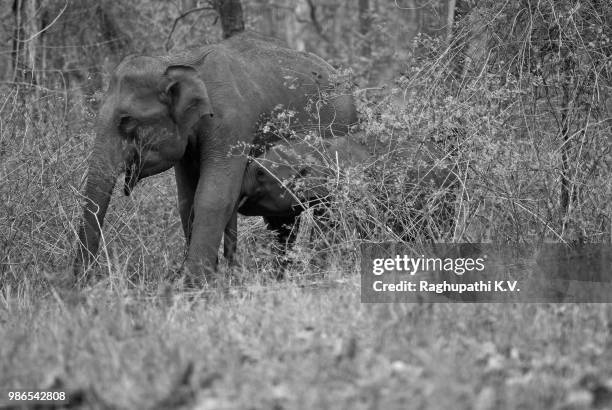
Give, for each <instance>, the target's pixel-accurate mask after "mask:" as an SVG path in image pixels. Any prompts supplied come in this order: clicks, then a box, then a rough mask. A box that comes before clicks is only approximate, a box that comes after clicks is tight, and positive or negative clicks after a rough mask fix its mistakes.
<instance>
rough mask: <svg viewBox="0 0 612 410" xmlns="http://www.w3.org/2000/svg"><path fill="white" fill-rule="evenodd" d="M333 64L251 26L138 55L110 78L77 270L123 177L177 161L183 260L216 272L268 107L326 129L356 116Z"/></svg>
mask: <svg viewBox="0 0 612 410" xmlns="http://www.w3.org/2000/svg"><path fill="white" fill-rule="evenodd" d="M335 73H336V71H335V70H334V69H333V67H331V66H330V65H329V64H328V63H326V62H325V61H324V60H323V59H321V58H319V57H317V56H316V55H314V54H311V53H307V52H298V51H295V50H292V49H289V48H287V47H285V46H284V45H282V44H281V43H280V42H279V41H276V40H271V39H267V38H265V37H262V36H260V35H258V34H254V33H250V32H244V33H241V34H237V35H235V36H233V37H230V38H229V39H226V40H223V41H221V42H219V43H217V44H214V45H208V46H204V47H202V48H199V49H197V50H190V51H184V52H180V53H177V54H175V55H171V56H160V57H152V56H143V55H131V56H127V57H126V58H124V59H123V60H122V61H121V62H120V63H119V65H118V66H117V67H116V69H115V70H114V72H113V73H112V76H111V78H110V82H109V86H108V89H107V91H106V93H105V96H104V99H103V102H102V105H101V107H100V110H99V113H98V117H97V120H96V138H95V142H94V147H93V152H92V154H91V156H90V158H89V161H88V173H87V183H86V187H85V194H84V196H85V203H84V205H83V219H82V223H81V225H80V228H79V234H78V237H79V243H78V251H77V256H76V259H75V264H74V270H75V273H77V274H79V275H80V274H81V273H82V272H84V269H86V268H87V267H88V266H90V265H91V263H92V262H93V260H94V258H95V255H96V253H97V251H98V248H99V245H100V241H101V229H102V226H103V222H104V217H105V214H106V211H107V209H108V206H109V203H110V199H111V196H112V191H113V188H114V185H115V182H116V179H117V177H118V176H119V175H120V174H122V173H123V172H125V174H126V176H125V178H126V179H125V191H126V192H129V191H130V190H131V189H133V188H134V187H135V186H136V184H137V183H138V181H139V180H141V179H143V178H146V177H148V176H151V175H155V174H158V173H160V172H163V171H166V170H168V169H170V168H174V173H175V179H176V184H177V192H178V208H179V214H180V218H181V222H182V228H183V231H184V234H185V238H186V242H187V256H186V258H185V262H184V265H183V267H184V269H185V270H186V273H188V274H190V275H191V277H198V278H202V279H204V282H206V281H208V280H209V279H214V277H215V273H214V272H215V271H216V266H217V254H218V249H219V246H220V244H221V239H222V236H223V233H224V231H225V228H226V226H228V223H229V224H231V223H232V221H231V220H232V218H233V217H232V215H233V213H234V212H235V208H236V204H237V202H238V197H239V195H240V191H241V187H242V180H243V176H244V174H245V168H246V164H247V156H246V155H242V154H235V153H232V152H233V150H235V147H237V146H240V145H248V144H250V143H252V142H253V139H254V136H255V134H256V130H257V124H258V121H259V119H260V118H261V116H263V115H266V114H267V113H270V112H272V111H273V110H274V109H275V108H276V107H279V106H282V107H283V108H285V109H288V110H291V111H293V112H295V116H294V118H293V120H292V127H293V129H294V130H296V131H298V132H309V131H312V130H316V131H317V132H319V133H320V134H321V135H323V136H324V137H325V138H328V137H332V136H334V135H344V134H346V133H347V132H348V130H349V128H350V127H351V126H352V125H353V124H354V123H356V122H357V116H356V109H355V104H354V101H353V97H352V95H351V94H350V93H344V94H338V95H335V96H331V95H332V92H331V91H332V89H333V87H334V85H335V78H336V74H335Z"/></svg>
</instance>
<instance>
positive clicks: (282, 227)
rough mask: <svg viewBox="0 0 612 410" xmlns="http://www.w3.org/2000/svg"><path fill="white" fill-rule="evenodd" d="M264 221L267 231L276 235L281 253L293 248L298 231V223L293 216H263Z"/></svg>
mask: <svg viewBox="0 0 612 410" xmlns="http://www.w3.org/2000/svg"><path fill="white" fill-rule="evenodd" d="M264 221H265V223H266V225H267V226H268V229H270V230H272V231H274V232H276V233H277V239H278V242H279V244H280V246H281V251H282V252H283V253H285V252H286V251H287V249H289V248H291V247H292V246H293V243H294V242H295V237H296V236H297V230H298V222H297V218H296V216H295V215H291V216H265V217H264Z"/></svg>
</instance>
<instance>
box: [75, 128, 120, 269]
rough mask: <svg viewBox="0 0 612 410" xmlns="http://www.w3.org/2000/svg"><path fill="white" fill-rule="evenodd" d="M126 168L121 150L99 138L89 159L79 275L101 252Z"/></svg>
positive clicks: (81, 231) (77, 263) (79, 255)
mask: <svg viewBox="0 0 612 410" xmlns="http://www.w3.org/2000/svg"><path fill="white" fill-rule="evenodd" d="M124 164H125V161H124V159H123V157H122V155H121V153H120V149H119V147H115V146H114V144H109V143H107V142H106V141H105V138H104V136H100V135H99V136H98V137H97V139H96V143H95V146H94V150H93V153H92V155H91V158H90V159H89V170H88V173H87V185H86V188H85V204H84V206H83V221H82V223H81V227H80V229H79V245H78V247H79V249H78V252H77V258H76V261H75V267H74V270H75V273H76V274H79V273H80V272H81V269H82V268H87V267H88V266H89V265H90V264H91V262H92V261H93V259H94V257H95V255H96V253H97V251H98V247H99V245H100V237H101V229H102V224H103V223H104V216H105V215H106V211H107V209H108V205H109V203H110V198H111V195H112V192H113V188H114V186H115V181H116V178H117V176H118V175H119V173H120V172H122V171H123V167H124V166H125V165H124Z"/></svg>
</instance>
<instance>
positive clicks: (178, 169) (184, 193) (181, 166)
mask: <svg viewBox="0 0 612 410" xmlns="http://www.w3.org/2000/svg"><path fill="white" fill-rule="evenodd" d="M174 177H175V179H176V188H177V193H178V211H179V215H180V217H181V223H182V225H183V233H184V234H185V240H186V241H187V246H189V243H190V242H191V227H192V226H193V214H194V212H193V200H194V197H195V192H196V189H197V186H198V181H197V173H195V177H194V172H193V170H191V169H190V167H189V166H188V165H187V164H185V163H183V162H179V163H178V164H176V165H175V166H174Z"/></svg>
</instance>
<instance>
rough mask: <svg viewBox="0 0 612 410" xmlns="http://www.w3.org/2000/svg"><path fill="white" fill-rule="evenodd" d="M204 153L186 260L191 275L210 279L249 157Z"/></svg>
mask: <svg viewBox="0 0 612 410" xmlns="http://www.w3.org/2000/svg"><path fill="white" fill-rule="evenodd" d="M225 134H227V133H225ZM221 135H223V133H221ZM202 152H203V153H206V155H204V158H202V160H201V164H202V165H201V169H200V179H199V181H198V187H197V189H196V192H195V197H194V220H193V228H192V230H191V242H190V244H189V250H188V252H187V260H186V261H185V263H186V266H187V268H188V269H189V270H190V272H191V273H192V274H197V273H204V276H205V278H206V279H207V280H211V279H213V276H212V274H213V272H214V271H215V270H216V265H217V254H218V251H219V245H220V244H221V239H222V237H223V233H224V231H225V228H226V226H227V225H228V222H229V220H230V218H231V217H232V215H233V213H234V210H235V205H236V202H237V201H238V196H239V194H240V188H241V183H242V177H243V175H244V168H245V165H246V158H243V157H229V158H228V157H227V151H224V152H223V153H222V154H215V155H214V156H213V151H212V150H210V149H207V148H206V147H204V148H202Z"/></svg>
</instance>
